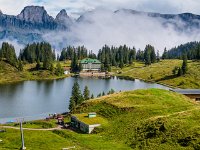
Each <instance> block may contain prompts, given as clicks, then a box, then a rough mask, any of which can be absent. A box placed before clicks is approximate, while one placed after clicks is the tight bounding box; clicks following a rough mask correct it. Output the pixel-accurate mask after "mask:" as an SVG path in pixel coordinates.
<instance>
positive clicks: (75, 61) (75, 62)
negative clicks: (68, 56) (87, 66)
mask: <svg viewBox="0 0 200 150" xmlns="http://www.w3.org/2000/svg"><path fill="white" fill-rule="evenodd" d="M71 71H72V72H78V71H79V65H78V58H77V54H76V52H75V51H74V54H73V58H72V61H71Z"/></svg>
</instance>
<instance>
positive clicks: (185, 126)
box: [74, 89, 200, 150]
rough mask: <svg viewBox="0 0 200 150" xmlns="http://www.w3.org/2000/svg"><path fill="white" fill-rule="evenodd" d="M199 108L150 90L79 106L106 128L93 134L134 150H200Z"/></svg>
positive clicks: (187, 101)
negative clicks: (105, 121)
mask: <svg viewBox="0 0 200 150" xmlns="http://www.w3.org/2000/svg"><path fill="white" fill-rule="evenodd" d="M199 110H200V107H199V104H197V103H195V102H192V101H191V100H190V99H188V98H187V97H185V96H183V95H179V94H177V93H173V92H169V91H165V90H158V89H150V90H137V91H130V92H123V93H117V94H113V95H109V96H105V97H101V98H98V99H95V100H89V101H87V102H85V103H83V104H82V105H81V106H79V107H78V108H77V109H76V110H75V112H74V113H84V112H97V114H100V115H101V116H104V117H105V118H107V119H108V121H109V125H107V126H103V127H101V128H98V129H96V131H95V133H98V134H101V135H103V136H106V137H107V138H108V140H109V139H112V140H113V139H115V140H116V141H123V142H124V143H125V144H127V145H128V146H130V147H131V148H136V149H148V150H149V149H199V148H200V132H199V129H200V125H199V123H200V112H199Z"/></svg>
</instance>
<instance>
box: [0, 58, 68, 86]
mask: <svg viewBox="0 0 200 150" xmlns="http://www.w3.org/2000/svg"><path fill="white" fill-rule="evenodd" d="M61 65H62V66H63V67H68V66H69V62H66V63H65V62H61ZM35 66H36V64H26V65H24V70H23V71H22V72H20V71H18V70H17V68H15V67H13V66H11V65H10V64H8V63H6V62H4V61H0V84H6V83H13V82H19V81H26V80H48V79H59V78H64V77H67V76H66V75H63V76H56V75H55V74H52V73H51V72H50V71H48V70H39V71H37V70H34V68H35ZM54 66H56V63H55V64H54Z"/></svg>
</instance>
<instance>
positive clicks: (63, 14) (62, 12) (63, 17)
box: [56, 9, 70, 21]
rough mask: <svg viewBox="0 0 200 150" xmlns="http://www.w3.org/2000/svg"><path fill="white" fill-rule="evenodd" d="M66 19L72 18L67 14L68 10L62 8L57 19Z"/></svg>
mask: <svg viewBox="0 0 200 150" xmlns="http://www.w3.org/2000/svg"><path fill="white" fill-rule="evenodd" d="M66 19H70V18H69V16H68V15H67V12H66V10H65V9H62V10H61V11H60V12H59V13H58V15H57V16H56V20H57V21H63V20H66Z"/></svg>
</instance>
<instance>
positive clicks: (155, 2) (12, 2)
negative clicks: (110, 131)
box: [0, 0, 200, 17]
mask: <svg viewBox="0 0 200 150" xmlns="http://www.w3.org/2000/svg"><path fill="white" fill-rule="evenodd" d="M28 5H39V6H44V7H45V9H46V10H47V11H48V13H49V14H50V15H52V16H53V17H55V16H56V14H57V13H58V12H59V11H60V10H61V9H66V10H67V12H68V14H69V15H71V16H74V17H78V15H79V14H82V13H83V12H85V11H88V10H92V9H95V8H98V7H103V8H106V9H111V10H117V9H120V8H128V9H135V10H139V11H150V12H160V13H183V12H191V13H195V14H200V9H199V8H200V0H0V9H1V11H2V12H3V13H5V14H10V15H17V14H19V13H20V11H21V10H22V9H23V8H24V7H25V6H28Z"/></svg>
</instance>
